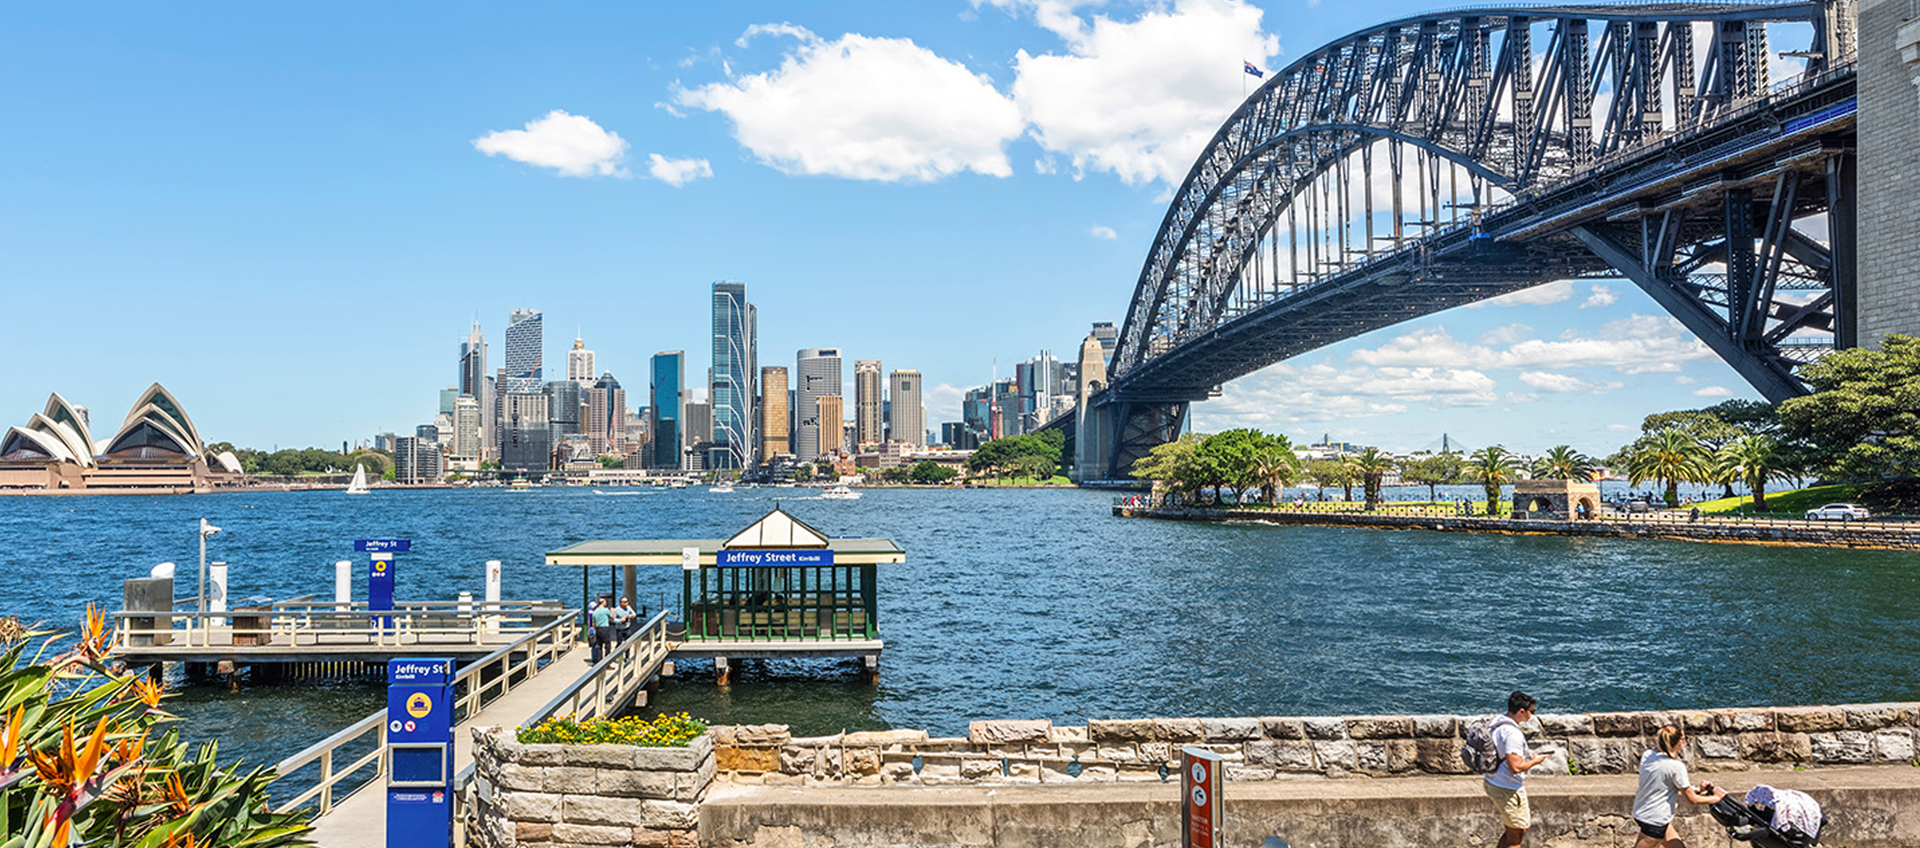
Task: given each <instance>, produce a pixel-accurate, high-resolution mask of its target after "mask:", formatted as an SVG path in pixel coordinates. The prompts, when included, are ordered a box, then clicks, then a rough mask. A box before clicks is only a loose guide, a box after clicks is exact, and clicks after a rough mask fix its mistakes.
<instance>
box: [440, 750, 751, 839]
mask: <svg viewBox="0 0 1920 848" xmlns="http://www.w3.org/2000/svg"><path fill="white" fill-rule="evenodd" d="M473 739H474V757H473V761H474V777H475V781H474V787H473V793H472V799H473V801H472V804H473V812H474V822H475V824H474V828H473V839H474V841H475V843H476V844H477V845H479V846H480V848H519V846H527V848H545V846H561V845H567V846H594V847H595V848H600V846H604V847H605V848H616V846H617V847H618V848H628V846H633V848H693V846H696V845H698V844H699V843H698V838H697V836H696V833H697V830H698V828H699V826H700V801H701V800H702V799H703V798H704V797H705V795H706V791H707V786H708V785H709V784H710V783H712V781H713V775H714V748H713V741H712V739H711V737H707V736H702V737H700V738H698V739H695V740H693V742H692V743H690V744H689V745H688V746H687V747H685V748H639V747H635V746H632V745H523V744H520V743H519V742H517V741H514V738H513V735H512V731H510V730H505V731H503V730H501V729H500V728H497V727H481V728H474V730H473Z"/></svg>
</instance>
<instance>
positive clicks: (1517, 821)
mask: <svg viewBox="0 0 1920 848" xmlns="http://www.w3.org/2000/svg"><path fill="white" fill-rule="evenodd" d="M1480 785H1481V786H1482V787H1485V788H1486V790H1487V797H1488V798H1492V799H1493V803H1494V806H1495V807H1498V808H1499V810H1500V824H1501V826H1502V827H1507V828H1511V829H1513V830H1526V829H1527V825H1528V822H1529V821H1530V820H1532V818H1533V810H1532V809H1530V808H1529V807H1528V806H1527V790H1525V789H1502V788H1500V787H1498V786H1495V785H1493V784H1491V783H1488V782H1486V781H1484V780H1482V781H1480Z"/></svg>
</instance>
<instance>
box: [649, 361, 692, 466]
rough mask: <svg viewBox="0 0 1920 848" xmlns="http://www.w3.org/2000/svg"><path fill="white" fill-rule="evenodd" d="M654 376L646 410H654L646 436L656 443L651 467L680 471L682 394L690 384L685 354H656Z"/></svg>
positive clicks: (684, 417) (684, 414)
mask: <svg viewBox="0 0 1920 848" xmlns="http://www.w3.org/2000/svg"><path fill="white" fill-rule="evenodd" d="M652 373H653V381H652V384H651V387H650V389H649V392H648V396H647V408H648V409H650V410H652V412H653V419H652V420H651V421H650V422H649V426H648V427H647V434H648V439H649V440H650V441H651V442H652V443H653V456H652V457H651V458H650V460H651V461H650V462H649V463H648V467H650V468H659V469H677V468H679V467H680V462H681V449H682V447H683V446H684V445H683V439H685V436H684V435H683V434H682V431H681V423H682V422H683V421H685V420H686V407H685V406H684V405H683V398H682V397H681V393H682V392H683V391H684V390H685V389H686V384H687V354H686V352H685V351H678V350H663V351H661V352H659V353H656V354H654V355H653V368H652Z"/></svg>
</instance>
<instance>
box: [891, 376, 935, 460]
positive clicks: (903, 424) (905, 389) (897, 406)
mask: <svg viewBox="0 0 1920 848" xmlns="http://www.w3.org/2000/svg"><path fill="white" fill-rule="evenodd" d="M887 395H888V399H887V433H888V436H887V438H888V439H889V440H891V441H895V442H904V443H906V444H908V445H911V446H913V447H915V448H924V447H926V446H927V408H926V407H925V406H924V405H923V402H922V401H921V399H920V372H918V371H915V370H913V369H911V368H899V369H895V370H894V372H893V373H892V374H890V375H888V377H887Z"/></svg>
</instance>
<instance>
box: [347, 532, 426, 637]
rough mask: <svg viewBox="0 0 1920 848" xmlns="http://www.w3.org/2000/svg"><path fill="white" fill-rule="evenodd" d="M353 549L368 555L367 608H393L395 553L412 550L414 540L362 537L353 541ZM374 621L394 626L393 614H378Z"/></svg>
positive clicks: (378, 625)
mask: <svg viewBox="0 0 1920 848" xmlns="http://www.w3.org/2000/svg"><path fill="white" fill-rule="evenodd" d="M353 549H354V550H356V551H360V552H362V553H365V554H366V555H367V609H369V610H389V611H390V610H392V609H393V570H394V565H395V561H394V558H393V555H394V554H396V553H406V552H407V551H410V550H412V549H413V542H412V541H410V540H407V539H360V540H357V541H355V542H354V543H353ZM373 622H374V626H376V627H392V626H393V616H390V615H382V616H376V617H375V618H374V619H373Z"/></svg>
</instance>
